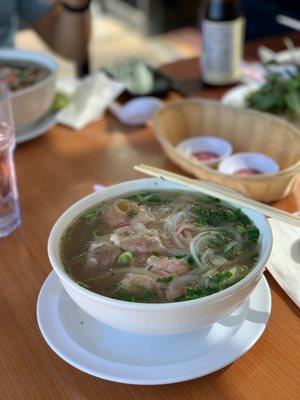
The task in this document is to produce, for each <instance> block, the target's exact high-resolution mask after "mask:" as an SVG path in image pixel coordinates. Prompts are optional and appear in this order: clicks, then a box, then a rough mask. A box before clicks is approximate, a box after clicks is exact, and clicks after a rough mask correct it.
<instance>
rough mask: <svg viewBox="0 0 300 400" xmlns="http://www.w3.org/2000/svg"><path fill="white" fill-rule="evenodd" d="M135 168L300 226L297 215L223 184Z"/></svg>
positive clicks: (161, 171)
mask: <svg viewBox="0 0 300 400" xmlns="http://www.w3.org/2000/svg"><path fill="white" fill-rule="evenodd" d="M134 169H135V170H136V171H140V172H143V173H145V174H147V175H151V176H155V177H157V178H161V179H165V180H167V181H169V182H173V183H177V184H179V185H183V186H185V187H188V188H190V189H193V190H196V191H199V192H202V193H204V194H207V195H209V196H214V197H218V198H219V199H220V200H225V201H228V202H229V203H232V204H234V205H237V206H243V207H247V208H249V209H250V210H253V211H257V212H259V213H261V214H264V215H265V216H266V217H272V218H275V219H278V220H280V221H283V222H286V223H287V224H291V225H294V226H297V227H300V217H297V216H295V215H293V214H290V213H288V212H286V211H281V210H278V209H277V208H274V207H271V206H268V205H267V204H263V203H260V202H259V201H256V200H251V199H249V198H246V197H244V196H243V195H241V194H239V193H236V192H233V191H231V190H229V189H226V188H224V187H222V186H219V185H215V184H213V183H209V182H204V181H199V180H196V179H192V178H187V177H185V176H182V175H179V174H175V173H174V172H169V171H166V170H163V169H160V168H155V167H151V166H149V165H144V164H140V165H135V166H134Z"/></svg>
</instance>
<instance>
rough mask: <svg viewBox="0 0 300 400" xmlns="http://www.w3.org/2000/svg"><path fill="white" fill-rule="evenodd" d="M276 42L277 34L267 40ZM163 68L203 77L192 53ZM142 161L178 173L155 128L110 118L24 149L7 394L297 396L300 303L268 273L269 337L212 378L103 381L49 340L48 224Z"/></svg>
mask: <svg viewBox="0 0 300 400" xmlns="http://www.w3.org/2000/svg"><path fill="white" fill-rule="evenodd" d="M277 42H278V40H277V39H273V40H271V42H268V45H271V46H272V45H275V46H276V43H277ZM255 46H256V44H249V46H248V49H249V55H251V54H252V56H253V48H254V47H255ZM251 52H252V53H251ZM183 66H184V67H183ZM165 71H169V73H172V74H173V76H174V75H175V76H176V74H177V75H178V76H179V77H180V76H182V75H185V76H187V77H189V79H191V78H193V79H195V74H196V75H197V74H198V70H197V69H195V61H193V60H192V61H187V62H184V63H179V64H175V65H169V66H167V67H166V68H165ZM191 71H193V73H192V72H191ZM193 74H194V76H193ZM222 91H224V90H222V89H208V90H203V89H202V91H201V94H202V95H205V96H206V95H207V96H208V97H218V96H220V94H221V93H222ZM140 162H147V163H148V164H153V165H156V166H158V167H163V168H169V169H172V170H174V171H177V168H176V167H175V166H174V165H173V164H172V163H171V162H169V161H168V160H167V159H166V157H165V155H164V154H163V153H162V151H161V149H160V147H159V145H158V143H157V142H156V140H155V139H154V138H153V136H152V133H151V130H150V129H149V128H140V129H131V128H125V127H124V126H122V125H120V124H119V123H118V122H117V121H116V120H115V119H113V117H111V116H109V115H107V116H106V117H105V118H103V119H101V120H100V121H99V122H95V123H93V124H90V125H89V126H88V127H86V128H85V129H84V130H82V131H81V132H73V131H71V130H68V129H65V128H63V127H61V126H56V127H55V128H53V129H52V130H51V131H50V132H49V133H48V134H47V135H45V136H43V137H40V138H38V139H36V140H33V141H31V142H28V143H25V144H23V145H20V146H18V148H17V151H16V167H17V174H18V183H19V192H20V201H21V208H22V219H23V221H22V226H21V227H20V228H19V229H18V230H17V231H15V232H14V233H13V234H12V235H11V236H10V237H8V238H5V239H1V240H0V248H1V252H0V265H1V268H0V284H1V292H0V296H1V297H0V300H1V301H0V314H1V324H0V338H1V339H0V340H1V341H0V350H1V353H0V354H1V357H0V379H1V388H0V398H1V399H3V400H27V399H28V400H43V399H45V400H52V399H53V400H60V399H64V400H81V399H89V400H90V399H91V400H92V399H103V400H106V399H107V400H111V399H113V400H116V399H120V400H121V399H126V400H135V399H147V400H148V399H153V400H158V399H166V400H168V399H172V400H179V399H191V400H193V399H195V400H196V399H197V400H199V399H234V400H237V399H238V400H240V399H285V400H289V399H296V398H297V396H296V392H297V390H298V394H299V391H300V380H299V375H298V372H299V361H300V352H299V349H300V341H299V319H298V317H299V310H298V309H297V307H296V306H295V304H294V303H293V302H292V301H291V300H290V299H289V298H288V296H287V295H286V294H285V293H284V292H283V291H282V290H281V288H280V287H279V286H278V284H277V283H276V282H275V281H274V280H273V279H272V277H271V276H270V275H269V274H268V273H266V276H267V279H268V282H269V284H270V286H271V290H272V301H273V307H272V315H271V318H270V322H269V324H268V326H267V329H266V331H265V333H264V335H263V337H262V338H261V339H260V340H259V342H258V343H257V344H256V345H255V346H254V348H252V349H251V350H250V351H249V352H248V353H247V354H245V355H244V356H243V357H242V358H240V359H239V360H238V361H236V362H235V363H234V364H232V365H230V366H229V367H227V368H224V369H222V370H221V371H218V372H216V373H214V374H211V375H209V376H207V377H203V378H200V379H196V380H193V381H190V382H185V383H179V384H174V385H166V386H156V387H155V386H152V387H146V386H130V385H123V384H117V383H112V382H106V381H104V380H101V379H96V378H94V377H91V376H89V375H86V374H84V373H82V372H80V371H78V370H76V369H75V368H73V367H71V366H69V365H68V364H66V363H65V362H64V361H62V360H61V359H60V358H59V357H58V356H56V355H55V354H54V353H53V352H52V351H51V350H50V348H49V347H48V346H47V344H46V343H45V341H44V340H43V338H42V336H41V334H40V332H39V329H38V326H37V322H36V314H35V312H36V311H35V309H36V300H37V296H38V293H39V290H40V288H41V285H42V283H43V282H44V280H45V278H46V277H47V275H48V274H49V272H50V271H51V266H50V264H49V261H48V257H47V253H46V245H47V238H48V234H49V231H50V229H51V226H52V225H53V223H54V222H55V220H56V219H57V217H58V216H59V215H60V214H61V213H62V211H63V210H65V209H66V208H67V207H68V206H70V205H71V204H72V203H73V202H75V201H76V200H78V199H79V198H80V197H82V196H85V195H87V194H89V193H90V192H92V190H93V184H94V183H95V182H100V183H102V184H104V185H111V184H114V183H117V182H121V181H125V180H129V179H133V178H137V177H139V176H141V175H139V174H138V173H136V172H135V171H134V170H133V168H132V166H133V165H134V164H137V163H140ZM299 193H300V186H299V184H298V185H297V186H296V187H295V190H294V192H293V193H292V194H291V195H290V196H289V197H288V198H287V199H285V200H282V201H280V202H279V203H277V206H278V207H280V208H282V209H286V210H289V211H295V210H297V209H300V196H299ZM297 369H298V371H297Z"/></svg>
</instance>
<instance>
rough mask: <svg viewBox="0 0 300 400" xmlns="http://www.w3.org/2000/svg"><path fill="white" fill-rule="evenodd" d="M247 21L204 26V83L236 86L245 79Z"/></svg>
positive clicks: (213, 22) (206, 22) (239, 19)
mask: <svg viewBox="0 0 300 400" xmlns="http://www.w3.org/2000/svg"><path fill="white" fill-rule="evenodd" d="M243 41H244V18H242V17H240V18H237V19H235V20H234V21H222V22H217V21H209V20H203V22H202V54H201V72H202V79H203V81H204V82H207V83H211V84H220V85H221V84H229V83H234V82H235V81H237V80H238V79H239V78H240V75H241V58H242V51H243Z"/></svg>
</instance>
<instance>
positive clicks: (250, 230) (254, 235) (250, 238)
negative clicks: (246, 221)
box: [242, 225, 259, 250]
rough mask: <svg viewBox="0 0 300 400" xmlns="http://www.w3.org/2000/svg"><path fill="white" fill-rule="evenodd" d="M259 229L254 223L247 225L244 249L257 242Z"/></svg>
mask: <svg viewBox="0 0 300 400" xmlns="http://www.w3.org/2000/svg"><path fill="white" fill-rule="evenodd" d="M258 238H259V230H258V229H257V228H256V226H254V225H248V226H246V240H245V241H244V242H243V244H242V250H247V249H248V247H249V246H251V245H252V244H255V243H257V241H258Z"/></svg>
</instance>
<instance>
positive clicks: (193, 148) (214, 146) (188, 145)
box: [176, 136, 232, 166]
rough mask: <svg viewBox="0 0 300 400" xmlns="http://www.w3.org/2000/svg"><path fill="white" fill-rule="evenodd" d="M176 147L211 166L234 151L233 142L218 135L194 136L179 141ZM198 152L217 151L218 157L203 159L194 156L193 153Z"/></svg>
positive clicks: (186, 154)
mask: <svg viewBox="0 0 300 400" xmlns="http://www.w3.org/2000/svg"><path fill="white" fill-rule="evenodd" d="M176 149H177V150H178V151H180V152H181V153H182V154H183V155H184V156H186V157H188V158H189V159H192V160H193V161H195V162H198V163H200V164H205V165H209V166H216V165H217V164H218V163H220V162H221V161H222V160H224V159H226V158H227V157H229V156H230V154H231V153H232V146H231V144H230V143H229V142H228V141H227V140H225V139H221V138H219V137H217V136H192V137H189V138H188V139H185V140H183V141H181V142H180V143H178V145H177V146H176ZM198 152H209V153H215V154H217V155H218V157H217V158H214V159H211V160H206V161H205V160H203V161H201V160H198V159H197V158H196V157H195V156H193V153H198Z"/></svg>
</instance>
